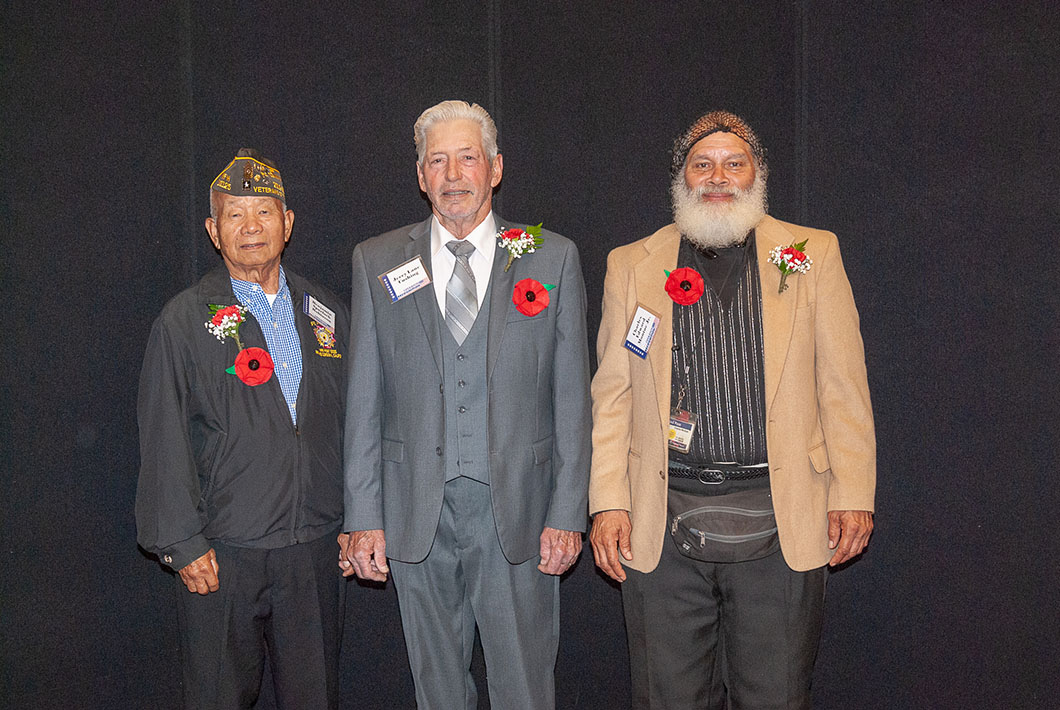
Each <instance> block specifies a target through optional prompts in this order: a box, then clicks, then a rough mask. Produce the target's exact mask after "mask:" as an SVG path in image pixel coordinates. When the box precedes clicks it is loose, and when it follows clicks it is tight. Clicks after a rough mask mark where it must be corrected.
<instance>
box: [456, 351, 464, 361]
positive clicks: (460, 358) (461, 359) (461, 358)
mask: <svg viewBox="0 0 1060 710" xmlns="http://www.w3.org/2000/svg"><path fill="white" fill-rule="evenodd" d="M456 359H457V360H460V361H461V362H463V360H464V353H460V354H459V355H457V356H456Z"/></svg>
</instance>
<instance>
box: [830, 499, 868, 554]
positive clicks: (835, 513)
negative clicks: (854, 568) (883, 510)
mask: <svg viewBox="0 0 1060 710" xmlns="http://www.w3.org/2000/svg"><path fill="white" fill-rule="evenodd" d="M870 535H872V513H870V512H869V511H867V510H830V511H828V548H829V549H832V550H835V554H834V555H832V559H831V560H829V561H828V564H829V566H831V567H835V566H836V565H841V564H843V563H844V562H846V561H847V560H851V559H853V558H855V557H857V556H858V555H860V554H861V552H862V551H863V550H864V549H865V546H866V545H868V544H869V536H870Z"/></svg>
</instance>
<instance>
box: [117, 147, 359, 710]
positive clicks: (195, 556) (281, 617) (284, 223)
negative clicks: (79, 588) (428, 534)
mask: <svg viewBox="0 0 1060 710" xmlns="http://www.w3.org/2000/svg"><path fill="white" fill-rule="evenodd" d="M293 226H294V212H292V211H290V210H288V209H287V206H286V202H285V194H284V190H283V183H282V180H281V178H280V174H279V172H278V171H277V170H276V168H275V166H273V165H272V163H271V162H269V161H268V160H266V159H264V158H261V157H259V156H258V155H257V153H256V152H255V151H252V150H249V149H243V150H241V151H240V152H239V153H238V154H237V156H236V157H235V158H234V159H233V160H232V162H231V163H229V165H228V167H226V168H225V169H224V170H223V171H222V172H221V174H220V175H218V177H217V178H216V179H215V180H214V182H213V184H212V185H211V191H210V217H209V218H208V219H207V220H206V230H207V232H209V235H210V239H211V241H212V242H213V244H214V246H215V247H216V248H217V250H218V251H219V252H220V254H221V257H222V259H223V262H224V264H223V265H222V266H218V267H217V268H216V269H214V270H213V271H211V272H210V273H208V274H207V275H206V276H205V277H204V278H203V279H202V280H201V281H200V282H199V283H198V284H196V285H195V286H192V287H191V288H189V289H187V290H185V291H184V292H182V293H180V294H178V295H177V296H176V297H174V298H173V299H172V300H170V301H169V302H168V303H167V304H166V306H165V308H163V310H162V315H161V316H160V317H159V318H158V320H156V321H155V324H154V327H153V328H152V330H151V336H150V339H149V341H148V345H147V352H146V355H145V356H144V366H143V371H142V373H141V377H140V394H139V404H138V414H139V424H140V454H141V467H140V479H139V485H138V487H137V493H136V521H137V532H138V535H137V537H138V540H139V542H140V545H141V546H142V547H143V548H144V549H146V550H147V551H148V552H151V553H153V554H155V555H157V556H158V558H159V560H160V561H162V562H163V563H164V564H165V565H166V566H168V567H170V568H171V569H173V570H175V571H176V572H177V573H178V580H179V581H178V589H180V591H181V593H180V594H179V595H178V600H179V601H178V620H179V624H180V633H181V650H182V654H183V670H184V695H185V707H186V708H235V707H240V708H243V707H251V706H252V705H253V704H254V702H255V701H256V699H257V696H258V692H259V686H260V683H261V677H262V671H263V669H264V664H265V658H266V655H267V656H268V658H269V663H270V665H271V670H272V677H273V682H274V687H275V691H276V697H277V700H278V701H279V703H280V706H281V707H291V708H324V707H330V708H334V707H337V703H338V678H337V667H338V647H339V640H340V637H341V623H342V599H343V586H342V585H343V582H344V580H343V579H342V577H341V575H340V574H339V573H338V571H337V570H336V569H335V542H334V540H335V536H336V534H337V533H338V529H339V527H340V524H341V522H342V517H343V507H342V496H343V488H342V439H343V423H344V412H345V393H346V367H345V362H344V361H343V358H344V356H345V355H346V352H347V350H346V348H347V343H348V339H349V334H348V323H349V318H348V311H347V309H346V308H345V307H344V305H343V304H342V302H340V301H339V300H338V299H337V298H336V297H335V296H334V295H333V294H332V293H331V292H330V291H327V290H326V289H323V288H321V287H319V286H317V285H315V284H313V283H311V282H309V281H307V280H305V279H303V278H301V277H299V276H297V275H295V274H293V273H291V272H290V271H285V270H284V268H283V267H282V266H281V265H280V256H281V254H282V253H283V250H284V247H285V246H286V244H287V241H288V240H289V239H290V237H291V229H292V227H293ZM185 587H186V589H187V591H186V592H185V591H184V588H185ZM188 592H190V594H189V593H188Z"/></svg>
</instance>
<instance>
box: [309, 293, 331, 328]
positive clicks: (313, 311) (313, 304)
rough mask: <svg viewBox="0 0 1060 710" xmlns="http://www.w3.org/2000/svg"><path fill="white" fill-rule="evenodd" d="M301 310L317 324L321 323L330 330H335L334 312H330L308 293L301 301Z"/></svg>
mask: <svg viewBox="0 0 1060 710" xmlns="http://www.w3.org/2000/svg"><path fill="white" fill-rule="evenodd" d="M302 310H303V311H305V314H306V315H307V316H309V317H310V318H312V319H314V320H315V321H316V322H317V323H321V324H323V325H326V326H327V327H329V328H331V329H332V330H335V311H333V310H331V309H330V308H328V307H327V306H325V305H324V304H323V303H321V302H320V301H318V300H317V299H315V298H313V297H312V296H310V295H309V294H308V293H307V294H306V295H305V298H304V299H302Z"/></svg>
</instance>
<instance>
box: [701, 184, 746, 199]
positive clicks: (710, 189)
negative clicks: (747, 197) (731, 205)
mask: <svg viewBox="0 0 1060 710" xmlns="http://www.w3.org/2000/svg"><path fill="white" fill-rule="evenodd" d="M744 193H745V191H744V190H741V189H740V188H738V187H720V186H718V185H700V186H698V187H695V188H693V189H691V190H689V191H688V194H689V195H691V196H692V197H703V195H731V196H733V197H743V195H744Z"/></svg>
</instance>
